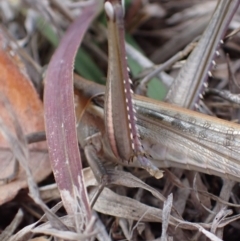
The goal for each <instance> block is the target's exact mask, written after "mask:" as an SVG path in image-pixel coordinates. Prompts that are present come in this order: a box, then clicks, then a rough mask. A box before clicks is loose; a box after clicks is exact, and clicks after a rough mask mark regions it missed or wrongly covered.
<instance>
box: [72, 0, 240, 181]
mask: <svg viewBox="0 0 240 241" xmlns="http://www.w3.org/2000/svg"><path fill="white" fill-rule="evenodd" d="M238 5H239V1H236V0H234V1H223V0H221V1H219V2H218V4H217V7H216V9H215V12H214V14H213V17H212V19H211V21H210V23H209V26H208V28H207V29H206V31H205V33H204V34H203V36H202V38H201V40H200V41H199V45H198V47H196V48H195V50H194V51H193V52H192V54H191V56H190V60H189V61H188V62H187V63H186V64H185V66H186V67H183V69H182V70H181V71H180V74H179V77H178V78H177V79H176V81H175V84H174V85H173V86H172V88H171V90H170V91H169V94H168V96H167V101H168V102H170V103H164V102H160V101H155V100H152V99H150V98H147V97H143V96H139V95H136V94H134V93H133V92H132V90H131V87H130V86H131V80H130V79H129V75H128V68H127V61H126V52H125V46H124V23H123V18H124V11H123V7H122V5H121V2H120V1H117V0H111V1H110V0H109V1H106V2H105V11H106V15H107V19H108V41H109V49H108V52H109V67H108V77H107V85H106V89H105V88H104V87H103V86H100V85H98V84H93V83H89V82H88V81H86V80H83V79H81V80H80V81H75V87H76V88H77V89H78V90H80V91H81V94H82V96H85V97H86V98H87V99H90V101H88V102H87V105H86V107H85V109H84V110H85V112H84V114H83V113H82V118H81V121H80V123H79V125H78V137H79V142H80V144H81V146H83V147H84V150H85V154H86V156H87V159H88V160H89V162H90V166H91V167H92V169H93V171H94V173H95V175H96V177H97V180H98V181H99V182H100V183H105V184H106V183H107V182H108V181H109V180H108V179H107V172H106V170H105V169H104V167H103V165H102V164H101V160H103V159H104V160H111V161H114V162H116V163H121V164H125V165H130V166H137V167H141V168H144V169H146V170H147V171H148V172H149V173H150V174H151V175H153V176H155V177H156V178H161V177H162V175H163V172H162V171H161V170H159V169H158V168H167V167H180V168H183V169H188V170H194V171H199V172H203V173H207V174H211V175H217V176H219V177H222V178H226V179H230V180H235V181H238V182H239V181H240V159H239V156H240V155H239V154H240V148H239V146H240V125H238V124H235V123H231V122H229V121H225V120H221V119H218V118H216V117H211V116H207V115H205V114H201V113H198V112H196V111H193V110H189V109H186V108H191V109H194V107H196V105H197V104H198V102H197V101H198V100H199V96H200V95H201V91H202V89H204V87H205V86H206V75H207V74H208V73H209V68H210V67H211V65H213V61H212V59H213V58H214V56H215V55H216V54H217V52H216V51H217V48H218V47H219V45H220V44H221V40H222V37H223V34H224V29H225V28H226V25H227V24H228V23H229V21H230V20H231V18H232V16H233V13H234V11H235V10H236V9H237V7H238ZM213 30H214V33H213V34H209V32H211V33H212V31H213ZM208 45H210V46H209V47H208ZM205 46H206V49H205ZM207 47H208V48H207ZM202 49H205V51H201V50H202ZM195 77H196V79H194V78H195ZM181 80H182V81H183V80H187V81H185V82H186V83H185V84H186V85H187V87H186V86H185V87H183V88H182V89H184V88H188V89H189V91H190V92H191V94H189V93H188V91H185V93H184V91H182V92H181V91H180V94H179V95H178V96H183V97H182V98H179V97H177V98H178V100H177V98H176V99H174V96H177V94H176V93H178V91H179V89H178V88H177V86H179V85H180V86H183V85H184V84H182V83H180V84H179V82H180V81H181ZM183 82H184V81H183ZM176 83H178V84H176ZM192 85H194V86H195V87H193V90H192V88H191V86H192ZM180 90H181V87H180ZM104 92H105V98H104V97H103V96H104ZM174 93H175V94H174ZM96 96H97V97H96ZM187 97H190V98H189V99H188V100H187V101H186V98H187ZM103 98H104V100H103ZM181 99H183V101H181ZM103 102H104V106H103V104H102V103H103ZM177 103H178V105H180V106H183V107H185V108H182V107H179V106H176V104H177Z"/></svg>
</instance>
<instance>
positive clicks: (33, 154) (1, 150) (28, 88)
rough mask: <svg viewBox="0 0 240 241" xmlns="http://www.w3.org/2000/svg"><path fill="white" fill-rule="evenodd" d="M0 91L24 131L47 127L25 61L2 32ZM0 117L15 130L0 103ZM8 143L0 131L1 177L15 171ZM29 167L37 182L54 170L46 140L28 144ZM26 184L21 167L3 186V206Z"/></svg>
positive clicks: (0, 38) (30, 131)
mask: <svg viewBox="0 0 240 241" xmlns="http://www.w3.org/2000/svg"><path fill="white" fill-rule="evenodd" d="M0 73H1V75H0V93H1V95H3V96H4V97H5V98H6V99H8V101H9V102H10V104H11V106H12V109H13V111H14V112H15V114H16V116H17V117H18V121H19V122H20V124H21V127H22V129H23V131H24V134H25V135H27V134H30V133H33V132H39V131H43V130H44V119H43V105H42V102H41V101H40V99H39V96H38V94H37V93H36V91H35V89H34V87H33V85H32V83H31V82H30V80H29V79H28V76H27V73H26V70H25V68H24V64H23V62H22V61H21V59H20V58H19V57H18V55H17V53H16V52H15V51H14V50H13V49H11V48H10V47H9V45H8V40H7V39H6V37H5V36H4V35H3V31H1V32H0ZM0 113H1V114H0V117H1V119H2V121H3V122H4V125H6V127H7V128H8V129H10V130H12V132H13V134H15V133H14V127H13V123H12V121H11V118H10V116H9V113H8V111H7V110H6V109H5V108H4V106H3V105H0ZM9 146H10V145H9V143H7V141H6V140H5V139H4V137H3V136H2V134H0V163H1V164H0V176H1V178H7V177H8V176H9V175H11V174H12V173H13V169H14V167H13V166H14V159H15V158H14V156H13V153H12V150H11V149H10V147H9ZM29 149H30V158H29V166H30V168H31V170H32V173H33V176H34V178H35V180H36V181H37V182H39V181H41V180H43V179H44V178H45V177H46V176H48V175H49V174H50V173H51V168H50V164H49V161H48V154H47V148H46V143H45V142H41V143H35V144H31V145H30V146H29ZM25 187H27V180H26V175H25V172H24V171H23V170H22V169H21V168H20V170H19V173H18V174H17V176H16V179H15V180H13V181H11V182H10V183H7V184H4V183H3V184H2V185H0V205H1V204H3V203H5V202H7V201H9V200H11V199H12V198H14V197H15V195H16V194H17V193H18V191H19V190H20V189H22V188H25Z"/></svg>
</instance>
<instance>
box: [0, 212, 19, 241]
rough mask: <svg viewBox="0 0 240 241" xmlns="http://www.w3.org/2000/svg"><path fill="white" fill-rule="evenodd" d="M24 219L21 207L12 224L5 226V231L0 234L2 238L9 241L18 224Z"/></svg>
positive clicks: (2, 240)
mask: <svg viewBox="0 0 240 241" xmlns="http://www.w3.org/2000/svg"><path fill="white" fill-rule="evenodd" d="M22 219H23V211H22V210H21V209H19V210H18V212H17V214H16V215H15V218H14V219H13V221H12V222H11V224H10V225H9V226H8V227H7V228H5V229H4V230H3V232H2V233H1V234H0V240H1V241H9V238H10V237H11V235H12V234H13V233H14V231H15V229H16V228H17V226H18V225H19V224H20V223H21V221H22Z"/></svg>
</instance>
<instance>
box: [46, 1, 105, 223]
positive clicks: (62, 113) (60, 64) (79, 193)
mask: <svg viewBox="0 0 240 241" xmlns="http://www.w3.org/2000/svg"><path fill="white" fill-rule="evenodd" d="M100 7H101V5H100V4H97V3H93V4H92V5H89V6H87V7H86V8H85V9H84V10H83V12H82V13H81V15H80V16H79V17H78V18H77V19H76V20H75V21H74V22H73V23H72V24H71V25H70V27H69V28H68V30H67V32H66V34H65V36H64V37H63V38H62V40H61V42H60V44H59V47H58V49H57V50H56V52H55V53H54V55H53V56H52V59H51V61H50V64H49V66H48V70H47V74H46V80H45V93H44V108H45V127H46V136H47V142H48V148H49V157H50V161H51V165H52V169H53V173H54V176H55V180H56V182H57V185H58V188H59V191H60V193H61V197H62V200H63V205H64V207H65V209H66V210H67V212H68V214H73V213H76V211H79V210H78V208H79V207H80V209H81V212H82V213H83V214H84V215H85V217H86V220H89V218H90V216H91V211H90V206H89V202H88V198H87V193H86V188H85V186H84V182H83V176H82V163H81V158H80V154H79V148H78V141H77V133H76V119H75V109H74V92H73V63H74V59H75V55H76V52H77V49H78V46H79V45H80V43H81V41H82V39H83V36H84V34H85V32H86V30H87V29H88V27H89V25H90V23H91V22H92V20H93V19H94V17H95V16H96V14H97V12H98V10H99V8H100Z"/></svg>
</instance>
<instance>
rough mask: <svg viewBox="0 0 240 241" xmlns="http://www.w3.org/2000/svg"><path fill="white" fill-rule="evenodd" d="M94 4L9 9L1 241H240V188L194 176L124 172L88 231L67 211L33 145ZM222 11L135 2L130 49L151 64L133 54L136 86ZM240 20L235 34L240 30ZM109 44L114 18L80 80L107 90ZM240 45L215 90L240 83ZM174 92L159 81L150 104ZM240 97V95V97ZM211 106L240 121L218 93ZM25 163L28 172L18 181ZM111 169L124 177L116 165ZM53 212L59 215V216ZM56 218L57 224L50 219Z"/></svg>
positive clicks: (3, 15)
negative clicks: (77, 22) (65, 56)
mask: <svg viewBox="0 0 240 241" xmlns="http://www.w3.org/2000/svg"><path fill="white" fill-rule="evenodd" d="M95 1H96V2H97V1H98V0H95ZM92 2H94V0H92V1H74V0H61V1H60V0H22V1H20V0H1V1H0V21H1V22H0V95H1V98H0V129H1V132H2V135H0V178H1V179H2V183H1V186H0V231H1V234H0V240H6V241H7V240H35V241H36V240H38V241H39V240H41V241H42V240H54V238H53V237H55V238H56V237H57V238H56V240H96V239H98V240H221V239H223V240H231V241H234V240H240V221H239V215H240V214H239V212H240V206H239V203H240V201H239V196H240V189H239V184H237V183H235V182H232V181H227V180H224V181H223V180H222V179H221V178H219V177H216V176H210V175H205V174H201V173H198V174H197V173H196V172H192V171H186V170H180V169H176V168H172V169H170V170H165V176H164V178H162V179H161V180H156V179H154V178H153V177H150V176H149V175H148V174H147V173H146V172H145V171H143V170H139V169H136V168H130V167H118V171H119V173H118V171H116V172H115V173H114V175H113V176H114V178H115V179H114V181H113V183H115V184H114V185H110V186H109V187H108V189H106V191H105V192H104V193H103V194H102V196H101V197H100V199H99V201H98V202H97V203H96V206H95V207H94V209H95V210H96V211H97V212H94V213H93V216H94V218H92V219H91V220H90V222H89V223H87V224H86V223H85V224H84V220H81V218H82V219H83V217H81V213H78V214H76V216H74V215H72V216H71V215H69V213H68V215H67V213H66V211H65V209H64V208H63V207H62V205H61V203H59V202H60V201H61V198H60V194H59V192H58V189H57V186H56V184H55V181H54V177H53V175H52V169H51V165H50V162H49V158H48V148H47V143H46V142H45V141H41V142H36V143H31V142H33V140H32V138H33V137H36V135H34V136H32V135H30V134H32V133H38V134H39V135H40V138H41V136H42V134H41V132H42V131H44V113H43V91H44V81H43V80H44V77H45V74H46V69H47V67H48V63H49V61H50V58H51V57H52V55H53V53H54V51H55V49H56V48H57V46H58V44H59V41H60V39H61V38H62V37H63V35H64V33H65V31H66V29H67V28H68V26H69V25H70V24H71V23H72V22H73V21H74V19H75V18H76V17H77V16H79V14H82V12H83V11H84V7H86V6H87V5H89V4H90V3H92ZM216 2H217V1H214V0H212V1H210V0H206V1H205V0H204V1H203V0H201V1H200V0H191V1H190V0H189V1H188V0H172V1H164V0H162V1H161V0H158V1H157V0H156V1H154V0H152V1H150V0H131V1H130V0H129V1H127V0H126V17H125V26H126V40H127V42H128V44H129V45H130V46H132V47H134V48H136V49H137V51H139V52H141V53H142V54H143V55H144V56H145V57H146V58H147V59H149V62H147V63H148V64H145V66H141V65H139V63H138V62H137V61H135V60H134V58H132V57H133V56H131V53H129V67H130V69H131V74H132V79H133V81H135V83H136V82H137V81H138V80H141V79H142V78H143V77H144V76H145V75H146V74H147V73H148V72H149V71H151V70H152V69H151V68H149V67H150V66H151V65H153V66H154V64H160V63H164V62H165V61H167V60H168V59H169V58H170V57H172V56H173V55H175V54H176V53H177V52H179V51H181V50H182V49H183V48H184V47H185V46H186V45H187V44H189V43H191V42H193V41H194V39H196V38H197V37H198V36H200V35H201V33H202V32H203V30H204V29H205V28H206V26H207V23H208V21H209V19H210V17H211V14H212V12H213V10H214V7H215V5H216ZM239 13H240V12H239V11H237V13H236V14H235V16H234V19H233V21H232V22H231V24H230V26H229V28H228V30H227V33H230V32H232V31H233V30H235V29H237V28H238V27H239V26H240V14H239ZM106 36H107V35H106V18H105V15H104V13H103V11H100V12H99V14H98V16H97V18H96V19H95V20H94V22H93V23H92V24H91V26H90V28H89V29H88V31H87V33H86V35H85V37H84V40H83V42H82V46H81V49H80V50H79V52H78V55H77V59H76V62H75V72H76V73H77V74H79V75H80V76H83V77H84V78H86V79H90V80H93V81H95V82H98V83H101V84H104V83H105V80H106V72H107V61H108V58H107V37H106ZM239 43H240V35H239V34H238V33H236V34H235V36H234V37H233V38H230V39H227V40H226V41H225V43H224V44H223V45H222V46H221V48H220V49H219V52H220V57H218V58H217V59H216V62H217V65H216V68H215V69H214V70H212V74H213V77H212V78H211V79H210V80H209V86H210V87H211V88H216V89H229V86H231V85H232V83H229V80H230V79H232V78H233V76H234V78H235V80H236V81H238V82H239V73H240V71H239V70H240V62H239V56H240V55H239V54H240V45H239ZM227 54H229V58H227ZM150 61H151V62H150ZM149 63H150V65H149ZM151 63H152V64H151ZM182 64H183V61H179V62H177V63H175V64H174V65H173V66H172V67H171V68H169V69H167V70H166V74H163V76H161V77H162V78H163V81H165V82H169V81H170V82H171V80H172V79H173V78H174V77H175V76H176V74H177V72H178V70H179V68H181V66H182ZM228 64H229V66H230V68H228ZM147 65H148V66H147ZM230 76H232V77H231V78H230ZM238 86H239V84H238ZM167 89H168V86H167V85H166V84H162V83H160V81H159V79H158V78H153V79H152V80H151V82H150V84H149V86H148V90H147V95H148V96H149V97H151V98H157V99H159V100H162V99H163V98H164V96H165V94H166V92H167ZM234 91H236V92H235V93H238V92H239V88H237V87H236V88H234ZM204 103H205V104H206V106H207V109H208V113H210V114H212V115H214V116H218V117H221V118H224V119H227V120H232V121H235V122H239V108H238V106H237V105H236V104H232V103H230V102H229V101H226V100H224V99H222V98H220V97H217V96H216V95H215V96H214V95H211V94H206V96H205V98H204ZM77 105H80V104H79V103H77ZM63 108H64V107H63ZM43 138H44V135H43ZM28 143H31V144H28ZM239 148H240V147H239ZM82 153H83V151H82ZM82 161H83V166H84V168H85V171H84V176H85V185H86V186H87V187H88V191H89V192H90V193H94V191H96V188H95V189H94V188H93V187H94V186H95V185H96V183H95V181H94V177H93V175H92V174H91V172H90V171H89V169H87V166H88V164H87V161H86V158H85V157H84V155H83V154H82ZM18 162H19V163H20V169H19V171H17V172H16V175H15V176H12V177H11V174H12V173H13V170H14V168H15V165H14V164H15V163H18ZM28 168H30V170H31V173H30V172H29V169H28ZM111 168H112V170H115V166H114V165H112V166H111ZM123 171H124V172H123ZM26 173H27V174H26ZM131 174H133V175H134V176H135V177H134V176H133V175H131ZM5 178H8V180H7V182H6V179H5ZM33 179H34V180H35V182H36V183H37V184H38V187H39V192H38V191H36V186H35V184H34V181H33ZM29 185H31V186H30V187H29ZM28 188H30V191H31V195H32V198H31V197H30V196H29V189H28ZM199 190H201V192H200V191H199ZM34 195H35V196H34ZM38 195H39V196H38ZM33 196H34V197H33ZM163 196H164V197H165V198H167V199H166V200H165V204H164V202H163V199H164V198H163ZM41 200H42V201H41ZM228 202H230V203H231V204H230V203H228ZM45 204H46V207H44V205H45ZM47 207H49V208H53V210H52V213H51V212H50V211H46V210H47ZM162 210H163V212H162ZM171 210H172V211H171ZM47 212H49V213H48V216H47V217H48V220H49V219H51V220H50V222H49V221H47V218H46V216H44V217H43V218H42V216H43V215H44V213H45V214H46V213H47ZM53 213H55V214H56V215H54V214H53ZM170 213H171V215H170ZM49 217H50V218H49ZM60 218H61V219H60ZM162 219H163V221H162ZM39 220H40V221H39ZM75 221H76V222H75ZM185 221H186V222H185ZM36 222H38V223H36ZM78 222H79V223H78ZM76 223H78V225H76ZM39 225H41V226H39ZM95 225H96V226H95ZM93 227H94V228H93ZM203 228H204V229H203ZM209 231H210V232H211V233H212V234H213V235H212V236H211V234H210V232H209ZM215 235H216V236H215ZM60 237H62V239H60Z"/></svg>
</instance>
